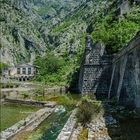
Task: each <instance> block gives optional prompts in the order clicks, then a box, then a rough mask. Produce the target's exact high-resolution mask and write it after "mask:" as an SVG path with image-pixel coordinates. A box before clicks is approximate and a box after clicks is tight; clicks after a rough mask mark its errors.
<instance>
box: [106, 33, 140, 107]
mask: <svg viewBox="0 0 140 140" xmlns="http://www.w3.org/2000/svg"><path fill="white" fill-rule="evenodd" d="M108 97H109V98H111V97H117V99H118V101H119V102H120V103H121V104H124V105H130V106H133V105H134V106H136V107H140V33H138V34H137V36H136V37H135V38H134V39H133V40H132V41H131V42H130V43H129V45H128V46H127V47H126V48H124V49H123V50H122V51H121V52H120V53H118V54H117V56H116V57H115V58H114V60H113V72H112V78H111V83H110V90H109V94H108Z"/></svg>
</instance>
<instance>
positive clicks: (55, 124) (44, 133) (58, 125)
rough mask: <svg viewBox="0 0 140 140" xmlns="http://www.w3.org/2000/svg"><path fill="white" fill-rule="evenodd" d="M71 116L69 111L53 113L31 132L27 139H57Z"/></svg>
mask: <svg viewBox="0 0 140 140" xmlns="http://www.w3.org/2000/svg"><path fill="white" fill-rule="evenodd" d="M69 116H70V112H69V111H66V112H63V113H59V112H56V113H53V114H52V115H51V116H50V117H49V118H47V119H46V120H45V121H43V122H42V123H41V125H40V126H39V127H38V128H37V129H36V130H35V131H33V132H32V133H31V134H30V136H29V137H28V138H27V140H56V138H57V136H58V135H59V133H60V131H61V129H62V128H63V126H64V125H65V123H66V121H67V119H68V118H69Z"/></svg>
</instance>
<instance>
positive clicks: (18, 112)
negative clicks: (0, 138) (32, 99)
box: [0, 104, 39, 131]
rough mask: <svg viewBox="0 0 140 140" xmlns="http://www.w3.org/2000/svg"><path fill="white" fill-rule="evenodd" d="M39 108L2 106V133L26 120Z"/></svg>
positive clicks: (0, 120)
mask: <svg viewBox="0 0 140 140" xmlns="http://www.w3.org/2000/svg"><path fill="white" fill-rule="evenodd" d="M38 109H39V108H38V107H29V106H23V105H22V106H21V105H13V104H12V105H10V104H5V105H1V106H0V122H1V125H0V131H2V130H4V129H6V128H8V127H10V126H12V125H14V124H15V123H16V122H18V121H20V120H21V119H24V118H25V117H27V115H29V114H30V113H31V112H35V111H37V110H38Z"/></svg>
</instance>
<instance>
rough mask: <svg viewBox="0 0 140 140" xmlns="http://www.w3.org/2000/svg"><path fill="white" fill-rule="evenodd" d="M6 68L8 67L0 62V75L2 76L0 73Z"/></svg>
mask: <svg viewBox="0 0 140 140" xmlns="http://www.w3.org/2000/svg"><path fill="white" fill-rule="evenodd" d="M6 68H8V65H7V64H5V63H1V62H0V75H2V71H3V70H4V69H6Z"/></svg>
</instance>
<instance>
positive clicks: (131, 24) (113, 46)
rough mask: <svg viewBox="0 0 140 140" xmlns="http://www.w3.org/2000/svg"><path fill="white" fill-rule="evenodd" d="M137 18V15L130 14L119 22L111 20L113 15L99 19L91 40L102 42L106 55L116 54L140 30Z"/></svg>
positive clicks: (139, 19)
mask: <svg viewBox="0 0 140 140" xmlns="http://www.w3.org/2000/svg"><path fill="white" fill-rule="evenodd" d="M139 17H140V14H139V13H130V14H127V15H126V16H125V17H124V18H122V19H120V20H116V19H113V18H114V17H113V15H108V16H106V17H105V18H104V19H99V21H98V22H97V23H96V24H95V25H94V31H93V32H92V38H93V40H94V41H96V42H99V41H102V42H104V43H105V45H106V48H107V51H108V53H110V54H112V53H116V52H118V51H119V50H120V49H122V48H123V47H124V46H126V45H127V44H128V43H129V42H130V40H131V39H132V38H133V37H134V36H135V35H136V33H137V32H138V31H139V30H140V24H139V21H140V18H139Z"/></svg>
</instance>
